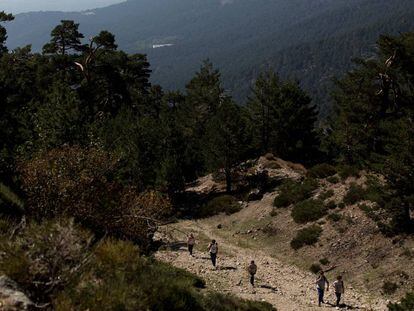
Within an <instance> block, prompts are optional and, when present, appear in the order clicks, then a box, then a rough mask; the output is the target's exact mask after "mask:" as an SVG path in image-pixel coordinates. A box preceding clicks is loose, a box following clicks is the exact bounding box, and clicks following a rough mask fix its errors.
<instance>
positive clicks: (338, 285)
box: [333, 275, 345, 307]
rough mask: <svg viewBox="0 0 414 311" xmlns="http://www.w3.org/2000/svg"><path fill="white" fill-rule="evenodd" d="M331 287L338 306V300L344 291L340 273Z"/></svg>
mask: <svg viewBox="0 0 414 311" xmlns="http://www.w3.org/2000/svg"><path fill="white" fill-rule="evenodd" d="M333 287H334V289H335V295H336V306H337V307H339V302H340V301H341V297H342V294H344V293H345V286H344V281H343V280H342V276H341V275H338V277H337V278H336V281H335V282H333Z"/></svg>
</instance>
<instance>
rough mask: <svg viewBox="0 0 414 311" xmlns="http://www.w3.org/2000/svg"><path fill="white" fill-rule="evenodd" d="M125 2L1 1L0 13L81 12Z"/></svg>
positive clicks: (73, 0)
mask: <svg viewBox="0 0 414 311" xmlns="http://www.w3.org/2000/svg"><path fill="white" fill-rule="evenodd" d="M117 2H123V0H0V11H6V12H9V13H14V14H17V13H22V12H29V11H81V10H88V9H93V8H97V7H103V6H107V5H110V4H114V3H117Z"/></svg>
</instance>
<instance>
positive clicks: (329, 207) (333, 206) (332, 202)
mask: <svg viewBox="0 0 414 311" xmlns="http://www.w3.org/2000/svg"><path fill="white" fill-rule="evenodd" d="M337 207H338V205H336V203H335V201H329V202H328V203H326V208H327V209H335V208H337Z"/></svg>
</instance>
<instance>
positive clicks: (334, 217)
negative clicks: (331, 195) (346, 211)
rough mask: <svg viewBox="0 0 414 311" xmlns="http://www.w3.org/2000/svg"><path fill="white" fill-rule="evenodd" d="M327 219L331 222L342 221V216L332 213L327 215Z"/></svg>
mask: <svg viewBox="0 0 414 311" xmlns="http://www.w3.org/2000/svg"><path fill="white" fill-rule="evenodd" d="M328 219H329V220H332V221H333V222H338V221H340V220H341V219H342V216H341V215H340V214H337V213H333V214H329V215H328Z"/></svg>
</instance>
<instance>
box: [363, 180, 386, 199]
mask: <svg viewBox="0 0 414 311" xmlns="http://www.w3.org/2000/svg"><path fill="white" fill-rule="evenodd" d="M365 200H368V201H371V202H375V203H377V204H378V205H380V206H384V205H385V204H386V202H388V201H389V194H388V189H387V187H386V186H384V185H382V184H381V182H380V181H379V180H378V178H376V177H374V176H369V177H368V181H367V185H366V189H365Z"/></svg>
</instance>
